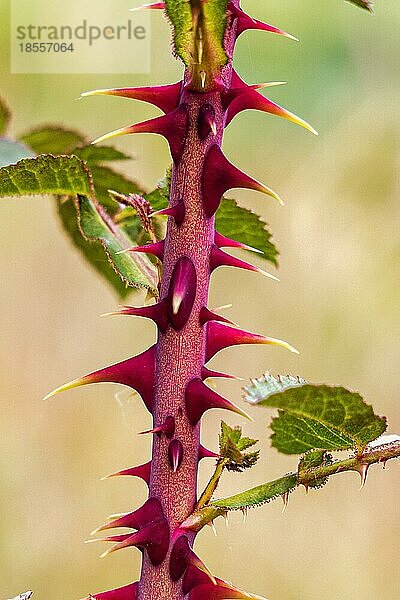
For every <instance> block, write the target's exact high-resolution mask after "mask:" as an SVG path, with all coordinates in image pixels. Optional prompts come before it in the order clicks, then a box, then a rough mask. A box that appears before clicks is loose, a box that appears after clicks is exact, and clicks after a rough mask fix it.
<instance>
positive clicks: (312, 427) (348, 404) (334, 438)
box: [257, 385, 386, 454]
mask: <svg viewBox="0 0 400 600" xmlns="http://www.w3.org/2000/svg"><path fill="white" fill-rule="evenodd" d="M257 404H258V405H260V406H268V407H271V408H278V409H279V415H278V417H276V418H274V419H273V420H272V423H271V429H272V430H273V432H274V433H273V434H272V436H271V439H272V445H273V446H274V447H275V448H277V450H279V451H280V452H283V453H284V454H302V453H303V452H307V451H309V450H317V449H320V450H332V451H335V450H348V449H351V448H354V449H356V450H357V451H358V452H361V451H362V450H363V448H364V447H365V446H366V445H367V444H368V442H371V441H372V440H374V439H376V438H377V437H378V436H379V435H381V434H382V433H383V432H384V431H385V429H386V420H385V419H384V418H383V417H378V416H377V415H375V414H374V412H373V409H372V407H371V406H369V405H368V404H366V403H365V402H364V400H363V399H362V397H361V396H360V395H359V394H357V393H354V392H350V391H349V390H346V389H345V388H343V387H329V386H327V385H320V386H318V385H302V386H300V387H294V388H289V389H287V390H285V391H283V392H279V393H277V394H272V395H268V396H267V397H266V398H264V399H261V400H260V401H259V402H257Z"/></svg>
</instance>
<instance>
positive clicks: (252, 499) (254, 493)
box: [210, 473, 297, 510]
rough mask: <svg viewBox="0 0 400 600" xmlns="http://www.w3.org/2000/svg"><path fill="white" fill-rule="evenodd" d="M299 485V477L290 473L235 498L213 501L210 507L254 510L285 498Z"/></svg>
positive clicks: (236, 495)
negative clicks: (281, 497) (278, 498)
mask: <svg viewBox="0 0 400 600" xmlns="http://www.w3.org/2000/svg"><path fill="white" fill-rule="evenodd" d="M296 485H297V475H296V474H295V473H290V474H289V475H285V476H284V477H280V478H279V479H275V481H269V482H268V483H263V484H262V485H258V486H257V487H254V488H251V489H250V490H246V491H245V492H241V493H240V494H235V496H229V498H221V499H219V500H213V502H211V504H210V506H215V507H217V508H226V509H227V510H239V509H246V508H253V507H255V506H259V505H261V504H265V503H266V502H270V501H271V500H275V498H277V497H278V496H283V495H285V494H288V493H289V492H291V491H292V490H293V489H294V488H295V487H296Z"/></svg>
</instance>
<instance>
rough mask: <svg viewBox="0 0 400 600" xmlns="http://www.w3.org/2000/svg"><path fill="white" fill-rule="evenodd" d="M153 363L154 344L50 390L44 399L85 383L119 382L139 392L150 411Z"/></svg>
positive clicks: (152, 392) (152, 391)
mask: <svg viewBox="0 0 400 600" xmlns="http://www.w3.org/2000/svg"><path fill="white" fill-rule="evenodd" d="M154 363H155V346H152V347H151V348H149V349H148V350H146V351H145V352H143V353H142V354H139V355H138V356H134V357H133V358H128V359H127V360H123V361H122V362H120V363H116V364H115V365H110V366H109V367H106V368H105V369H100V370H99V371H94V372H93V373H90V374H89V375H85V376H84V377H81V378H80V379H74V380H73V381H71V382H69V383H66V384H65V385H62V386H61V387H59V388H57V389H55V390H53V391H52V392H50V394H48V395H47V396H46V397H45V400H47V399H48V398H51V397H52V396H54V395H55V394H58V393H60V392H65V391H67V390H71V389H73V388H76V387H79V386H82V385H87V384H88V383H120V384H122V385H127V386H129V387H131V388H133V389H134V390H136V391H137V392H139V394H140V395H141V396H142V398H143V402H144V403H145V405H146V407H147V409H148V410H149V411H150V412H151V411H152V404H153V394H154V390H153V388H154Z"/></svg>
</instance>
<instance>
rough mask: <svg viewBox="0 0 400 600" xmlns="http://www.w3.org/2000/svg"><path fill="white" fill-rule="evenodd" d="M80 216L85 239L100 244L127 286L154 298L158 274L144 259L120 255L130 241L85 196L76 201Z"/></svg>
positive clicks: (104, 213)
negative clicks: (147, 293) (145, 292)
mask: <svg viewBox="0 0 400 600" xmlns="http://www.w3.org/2000/svg"><path fill="white" fill-rule="evenodd" d="M76 205H77V209H78V213H79V226H80V229H81V231H82V234H83V235H84V236H85V238H86V239H88V240H93V241H99V242H100V243H101V245H102V246H103V248H104V250H105V252H106V254H107V256H108V257H109V259H110V261H111V264H112V265H113V267H114V268H115V269H116V271H117V273H118V274H119V276H120V277H121V278H122V279H123V281H124V282H125V283H126V285H127V286H129V287H134V288H145V289H147V290H149V292H150V293H151V294H153V295H154V296H157V295H158V292H157V282H158V273H157V269H156V267H154V266H153V265H152V263H151V262H150V260H149V259H148V258H147V257H146V256H141V255H132V254H131V253H129V252H124V253H123V254H120V252H121V251H122V250H125V249H126V248H128V247H129V246H130V245H131V242H130V240H129V238H128V237H127V236H126V234H125V233H124V232H123V230H122V229H121V228H120V227H118V226H117V225H116V224H115V223H114V221H113V220H112V219H111V217H110V216H109V215H107V213H106V212H105V210H104V209H102V207H101V206H99V205H96V203H95V202H94V201H93V200H91V199H90V198H88V197H86V196H81V195H79V196H78V199H77V201H76Z"/></svg>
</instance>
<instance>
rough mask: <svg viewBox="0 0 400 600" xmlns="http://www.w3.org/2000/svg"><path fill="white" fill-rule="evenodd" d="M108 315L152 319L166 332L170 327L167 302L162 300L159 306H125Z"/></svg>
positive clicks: (158, 303)
mask: <svg viewBox="0 0 400 600" xmlns="http://www.w3.org/2000/svg"><path fill="white" fill-rule="evenodd" d="M107 314H108V315H131V316H133V317H143V318H145V319H151V320H152V321H154V323H155V324H156V325H157V327H158V329H159V330H160V331H162V332H165V331H166V329H167V327H168V319H167V307H166V301H165V300H161V301H160V302H157V304H151V305H150V306H139V307H136V306H124V307H123V308H121V310H118V311H115V312H111V313H107Z"/></svg>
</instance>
